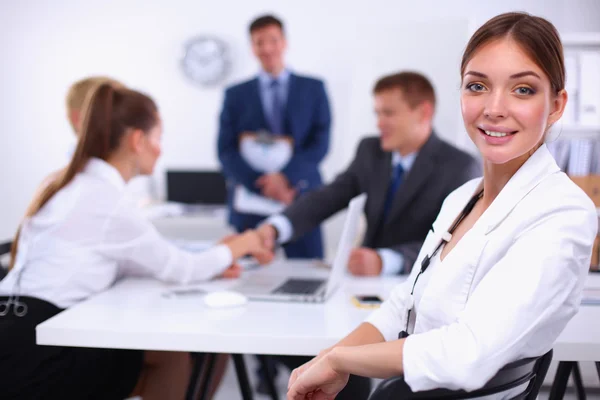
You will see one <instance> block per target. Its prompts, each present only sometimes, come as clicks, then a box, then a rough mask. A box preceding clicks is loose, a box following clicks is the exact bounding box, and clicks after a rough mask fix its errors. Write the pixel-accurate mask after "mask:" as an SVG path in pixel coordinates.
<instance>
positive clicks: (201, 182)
mask: <svg viewBox="0 0 600 400" xmlns="http://www.w3.org/2000/svg"><path fill="white" fill-rule="evenodd" d="M167 201H173V202H177V203H185V204H203V205H223V204H225V203H226V202H227V188H226V184H225V177H224V176H223V174H221V172H220V171H191V170H186V171H184V170H168V171H167Z"/></svg>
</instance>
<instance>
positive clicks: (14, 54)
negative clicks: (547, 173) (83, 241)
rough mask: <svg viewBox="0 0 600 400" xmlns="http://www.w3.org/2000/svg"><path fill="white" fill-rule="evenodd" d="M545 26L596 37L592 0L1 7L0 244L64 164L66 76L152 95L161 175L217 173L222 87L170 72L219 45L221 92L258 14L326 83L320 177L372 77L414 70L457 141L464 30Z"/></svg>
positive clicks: (252, 67)
mask: <svg viewBox="0 0 600 400" xmlns="http://www.w3.org/2000/svg"><path fill="white" fill-rule="evenodd" d="M513 9H525V10H527V11H530V12H533V13H536V14H539V15H542V16H545V17H547V18H549V19H550V20H551V21H552V22H554V23H555V24H556V25H557V27H558V28H559V30H561V31H562V32H575V31H600V3H599V2H596V1H595V0H538V1H517V0H502V1H493V2H492V1H486V2H482V1H478V0H469V1H467V0H462V1H457V0H455V1H452V2H447V1H442V0H440V1H420V2H413V1H407V0H379V1H377V0H374V1H371V2H365V1H358V0H353V1H351V0H329V1H318V0H305V1H302V2H282V1H276V0H253V1H242V0H238V1H234V0H221V1H218V2H206V1H192V0H171V1H169V2H164V1H158V0H156V1H149V0H131V1H125V0H123V1H120V0H110V1H103V2H102V4H91V3H89V2H81V1H76V0H54V1H43V0H37V1H36V0H22V1H2V2H0V54H1V57H2V61H1V62H0V88H1V90H0V137H1V142H0V143H1V145H0V185H1V186H0V187H1V188H2V189H1V194H0V239H4V238H8V237H10V236H11V235H12V233H13V232H14V230H15V227H16V226H17V223H18V221H19V219H20V216H21V214H22V213H23V211H24V209H25V207H26V204H27V202H28V201H29V199H30V197H31V195H32V193H33V192H34V190H35V187H36V186H37V185H38V183H39V182H40V181H41V179H42V178H43V177H44V176H45V175H46V174H47V173H48V172H50V171H52V170H54V169H57V168H59V167H60V166H61V165H63V164H64V163H65V162H66V160H67V156H66V154H67V152H68V151H69V148H70V146H71V145H72V143H73V141H74V139H73V137H72V135H71V133H70V128H69V126H68V124H67V122H66V119H65V111H64V95H65V93H66V90H67V87H68V86H69V84H70V83H71V82H73V81H74V80H76V79H78V78H81V77H84V76H86V75H90V74H103V75H111V76H113V77H115V78H117V79H120V80H122V81H124V82H125V83H126V84H128V85H129V86H132V87H135V88H139V89H142V90H144V91H147V92H148V93H150V94H151V95H152V96H153V97H154V98H155V99H156V100H157V102H158V104H159V107H160V109H161V112H162V117H163V119H164V124H165V137H164V157H163V159H162V160H161V168H164V167H166V166H168V167H198V168H216V167H217V166H218V162H217V158H216V154H215V140H216V131H217V116H218V112H219V107H220V103H221V100H222V88H221V87H219V88H215V89H200V88H198V87H195V86H193V85H191V84H190V83H188V82H187V81H186V79H185V77H184V76H183V75H182V74H181V72H180V70H179V67H178V62H179V58H180V57H181V55H182V45H183V43H184V42H185V41H186V39H188V38H189V37H190V36H194V35H197V34H213V35H217V36H220V37H221V38H223V39H225V40H226V41H227V42H228V43H229V44H230V46H231V50H232V53H233V56H234V64H233V71H232V74H231V76H230V77H229V78H228V81H227V83H232V82H234V81H238V80H241V79H244V78H246V77H248V76H251V75H252V74H254V73H255V72H256V70H257V65H256V63H255V61H254V60H253V59H252V56H251V53H250V51H249V49H248V38H247V33H246V29H247V24H248V21H249V20H251V19H252V18H253V17H255V16H256V15H258V14H260V13H262V12H271V11H272V12H274V13H276V14H278V15H280V16H281V17H282V18H283V19H284V20H285V22H286V23H287V30H288V37H289V41H290V49H289V53H288V60H289V65H290V66H291V67H293V69H295V70H297V71H299V72H304V73H309V74H313V75H317V76H320V77H323V78H324V79H325V80H326V81H327V86H328V89H329V94H330V97H331V102H332V106H333V110H334V129H333V136H332V149H331V152H330V154H329V156H328V158H327V159H326V161H325V163H324V165H323V170H324V173H325V176H326V178H327V179H330V178H332V177H333V176H334V174H335V173H336V172H337V171H339V170H340V169H342V168H344V167H345V166H346V164H347V162H348V161H349V160H350V159H351V157H352V155H353V153H354V148H355V145H356V143H357V141H358V140H359V139H360V137H362V136H363V135H365V134H366V133H368V132H371V133H372V132H375V130H374V127H375V124H374V118H373V116H372V104H371V96H370V89H371V86H372V84H373V82H374V80H375V79H376V78H377V77H378V76H380V75H381V74H383V73H388V72H392V71H396V70H400V69H402V68H416V69H420V70H422V71H423V72H425V73H426V74H428V75H429V76H430V78H431V79H432V80H433V82H434V84H435V86H436V88H437V91H438V97H439V104H440V106H439V109H438V112H437V116H436V126H437V129H438V131H439V132H440V134H441V135H442V136H444V137H445V138H447V139H448V140H451V141H454V142H458V143H459V144H461V145H462V144H463V141H462V139H461V136H462V130H461V121H460V115H459V110H458V61H459V59H460V56H461V50H462V47H463V46H464V44H465V43H466V39H467V36H468V34H469V31H470V30H471V29H472V27H473V26H477V25H479V24H481V23H483V22H484V21H485V20H486V19H488V18H489V17H491V16H493V15H495V14H497V13H499V12H503V11H507V10H513Z"/></svg>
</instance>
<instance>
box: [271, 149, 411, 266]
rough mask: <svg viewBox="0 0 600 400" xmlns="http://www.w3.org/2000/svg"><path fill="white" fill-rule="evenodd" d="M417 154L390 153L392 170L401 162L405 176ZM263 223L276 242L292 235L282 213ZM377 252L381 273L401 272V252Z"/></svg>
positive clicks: (381, 250) (288, 223) (287, 221)
mask: <svg viewBox="0 0 600 400" xmlns="http://www.w3.org/2000/svg"><path fill="white" fill-rule="evenodd" d="M418 154H419V153H418V152H414V153H410V154H407V155H405V156H401V155H400V153H398V152H394V153H392V170H393V169H395V168H396V166H397V165H398V164H401V165H402V169H403V170H404V177H406V176H407V174H408V172H409V171H410V169H411V168H412V166H413V164H414V162H415V159H416V158H417V155H418ZM398 190H402V185H400V188H399V189H398ZM264 223H265V224H270V225H273V226H274V227H275V229H276V230H277V234H278V236H277V243H280V244H282V243H286V242H288V241H289V240H290V239H291V238H292V237H293V236H294V227H293V226H292V223H291V222H290V220H289V219H288V218H287V217H285V216H284V215H282V214H278V215H273V216H271V217H269V218H267V220H265V222H264ZM377 252H378V253H379V257H381V264H382V268H381V274H382V275H397V274H399V273H400V272H402V270H403V269H404V257H403V256H402V254H400V253H398V252H397V251H395V250H392V249H387V248H379V249H377Z"/></svg>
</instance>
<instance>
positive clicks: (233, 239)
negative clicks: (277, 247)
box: [221, 230, 274, 264]
mask: <svg viewBox="0 0 600 400" xmlns="http://www.w3.org/2000/svg"><path fill="white" fill-rule="evenodd" d="M221 243H222V244H225V245H226V246H227V247H229V250H231V255H232V256H233V258H234V260H237V259H238V258H240V257H244V256H246V255H251V256H253V257H254V258H256V260H257V261H258V262H259V263H260V264H268V263H270V262H271V261H272V260H273V257H274V254H273V251H272V250H271V249H269V248H268V247H267V245H266V243H265V242H264V240H263V239H262V237H261V236H260V235H259V234H258V233H257V232H256V231H254V230H248V231H246V232H244V233H242V234H239V235H232V236H227V237H225V238H224V239H222V240H221Z"/></svg>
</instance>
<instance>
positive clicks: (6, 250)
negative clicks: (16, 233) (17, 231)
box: [0, 242, 12, 281]
mask: <svg viewBox="0 0 600 400" xmlns="http://www.w3.org/2000/svg"><path fill="white" fill-rule="evenodd" d="M11 246H12V242H3V243H0V281H1V280H2V279H4V277H5V276H6V274H7V273H8V265H7V264H5V263H2V259H3V258H4V256H6V255H7V254H10V247H11Z"/></svg>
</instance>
